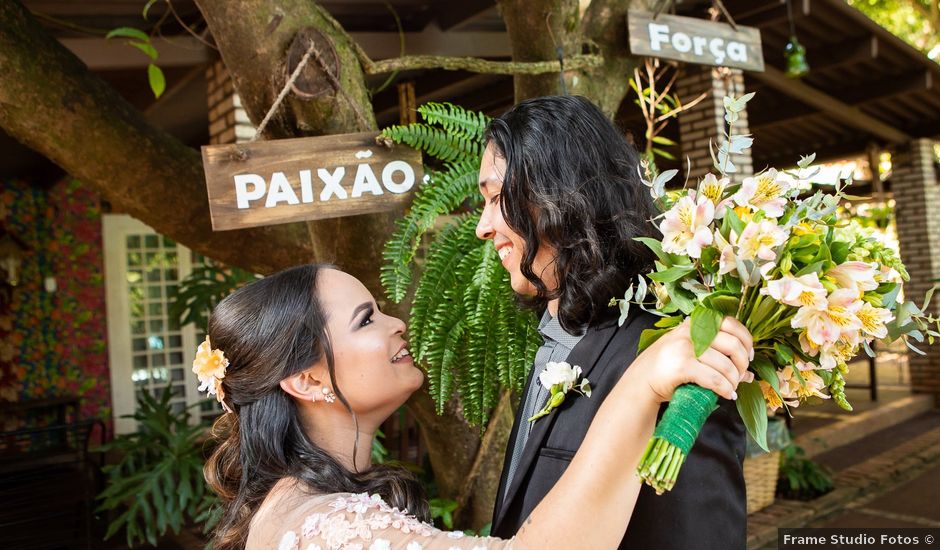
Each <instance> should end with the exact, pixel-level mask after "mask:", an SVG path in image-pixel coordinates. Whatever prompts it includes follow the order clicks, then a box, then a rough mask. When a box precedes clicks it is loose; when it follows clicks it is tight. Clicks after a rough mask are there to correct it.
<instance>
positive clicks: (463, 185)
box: [381, 161, 479, 303]
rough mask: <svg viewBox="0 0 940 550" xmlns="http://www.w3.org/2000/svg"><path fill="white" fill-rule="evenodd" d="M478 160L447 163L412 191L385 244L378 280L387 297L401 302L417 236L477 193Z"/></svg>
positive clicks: (406, 286) (415, 249) (416, 247)
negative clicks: (411, 201) (405, 210)
mask: <svg viewBox="0 0 940 550" xmlns="http://www.w3.org/2000/svg"><path fill="white" fill-rule="evenodd" d="M478 170H479V163H478V162H476V161H463V162H457V163H451V164H448V165H447V169H446V170H444V171H442V172H432V174H431V178H430V181H429V182H428V183H426V184H424V185H422V186H421V187H420V188H419V189H418V191H417V193H415V198H414V202H413V203H412V205H411V210H410V211H409V212H408V213H407V214H406V215H405V217H403V218H401V219H399V220H397V221H396V226H397V229H396V230H395V232H394V233H393V234H392V237H391V238H390V239H389V240H388V241H387V242H386V243H385V250H384V251H383V253H382V257H383V259H384V260H385V263H384V265H383V266H382V272H381V281H382V286H383V287H384V288H385V291H386V293H387V294H388V296H389V298H390V299H391V300H392V301H394V302H396V303H397V302H401V301H402V299H404V297H405V294H406V293H407V291H408V287H409V286H410V285H411V265H412V262H413V261H414V257H415V254H416V253H417V251H418V247H419V246H420V245H421V238H422V237H423V236H424V234H425V233H427V232H428V231H430V230H431V229H432V228H433V227H434V223H435V221H437V219H438V218H439V217H440V216H442V215H444V214H448V213H450V212H452V211H454V210H456V209H457V208H458V207H460V205H462V204H463V203H465V202H466V201H467V200H468V199H470V198H475V197H479V193H477V185H478V183H477V180H478V178H477V173H478Z"/></svg>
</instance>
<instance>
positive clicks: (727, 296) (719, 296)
mask: <svg viewBox="0 0 940 550" xmlns="http://www.w3.org/2000/svg"><path fill="white" fill-rule="evenodd" d="M702 303H703V304H705V306H706V307H709V308H711V309H714V310H715V311H719V312H721V313H722V314H724V315H728V316H730V317H734V315H735V314H736V313H737V312H738V306H739V305H740V303H741V300H740V299H739V298H738V297H737V296H733V295H731V293H729V292H726V291H721V290H719V291H717V292H713V293H712V294H711V295H709V296H708V297H706V298H705V299H704V300H702Z"/></svg>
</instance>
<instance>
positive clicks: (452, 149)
mask: <svg viewBox="0 0 940 550" xmlns="http://www.w3.org/2000/svg"><path fill="white" fill-rule="evenodd" d="M382 135H384V136H385V137H387V138H389V139H391V140H392V141H394V142H395V143H404V144H406V145H410V146H411V147H414V148H415V149H418V150H420V151H423V152H425V153H427V154H428V155H430V156H432V157H435V158H438V159H440V160H443V161H445V162H452V161H461V160H466V159H467V158H468V157H472V158H480V156H481V155H482V154H483V144H482V143H480V142H479V141H477V140H475V139H470V138H468V137H466V136H463V135H460V134H451V133H449V132H447V131H446V130H444V129H441V128H437V127H435V126H430V125H428V124H421V123H415V124H409V125H407V126H389V127H388V128H386V129H385V130H384V131H382Z"/></svg>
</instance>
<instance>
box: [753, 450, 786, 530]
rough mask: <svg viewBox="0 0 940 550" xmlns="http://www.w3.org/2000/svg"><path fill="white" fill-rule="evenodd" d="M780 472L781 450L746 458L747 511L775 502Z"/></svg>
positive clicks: (759, 508)
mask: <svg viewBox="0 0 940 550" xmlns="http://www.w3.org/2000/svg"><path fill="white" fill-rule="evenodd" d="M779 473H780V451H773V452H770V453H762V454H759V455H757V456H749V457H747V458H745V459H744V484H745V486H746V488H747V513H748V514H753V513H754V512H756V511H758V510H761V509H763V508H766V507H767V506H769V505H771V504H773V501H774V493H775V492H776V491H777V475H778V474H779Z"/></svg>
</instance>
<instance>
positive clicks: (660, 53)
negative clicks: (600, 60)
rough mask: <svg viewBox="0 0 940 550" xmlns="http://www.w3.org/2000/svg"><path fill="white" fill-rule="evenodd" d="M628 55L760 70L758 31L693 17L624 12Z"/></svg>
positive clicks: (761, 59) (761, 60) (760, 56)
mask: <svg viewBox="0 0 940 550" xmlns="http://www.w3.org/2000/svg"><path fill="white" fill-rule="evenodd" d="M627 31H628V32H629V33H630V52H631V53H633V54H636V55H642V56H646V57H661V58H664V59H676V60H678V61H685V62H686V63H697V64H699V65H718V66H722V67H736V68H739V69H744V70H746V71H758V72H759V71H763V70H764V54H763V52H762V51H761V45H760V31H759V30H757V29H756V28H754V27H742V26H741V25H738V28H737V30H735V29H734V28H732V27H731V25H729V24H727V23H717V22H714V21H706V20H704V19H695V18H693V17H680V16H678V15H664V14H660V15H659V16H657V17H656V18H655V19H654V18H653V14H652V13H647V12H640V11H628V12H627Z"/></svg>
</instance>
